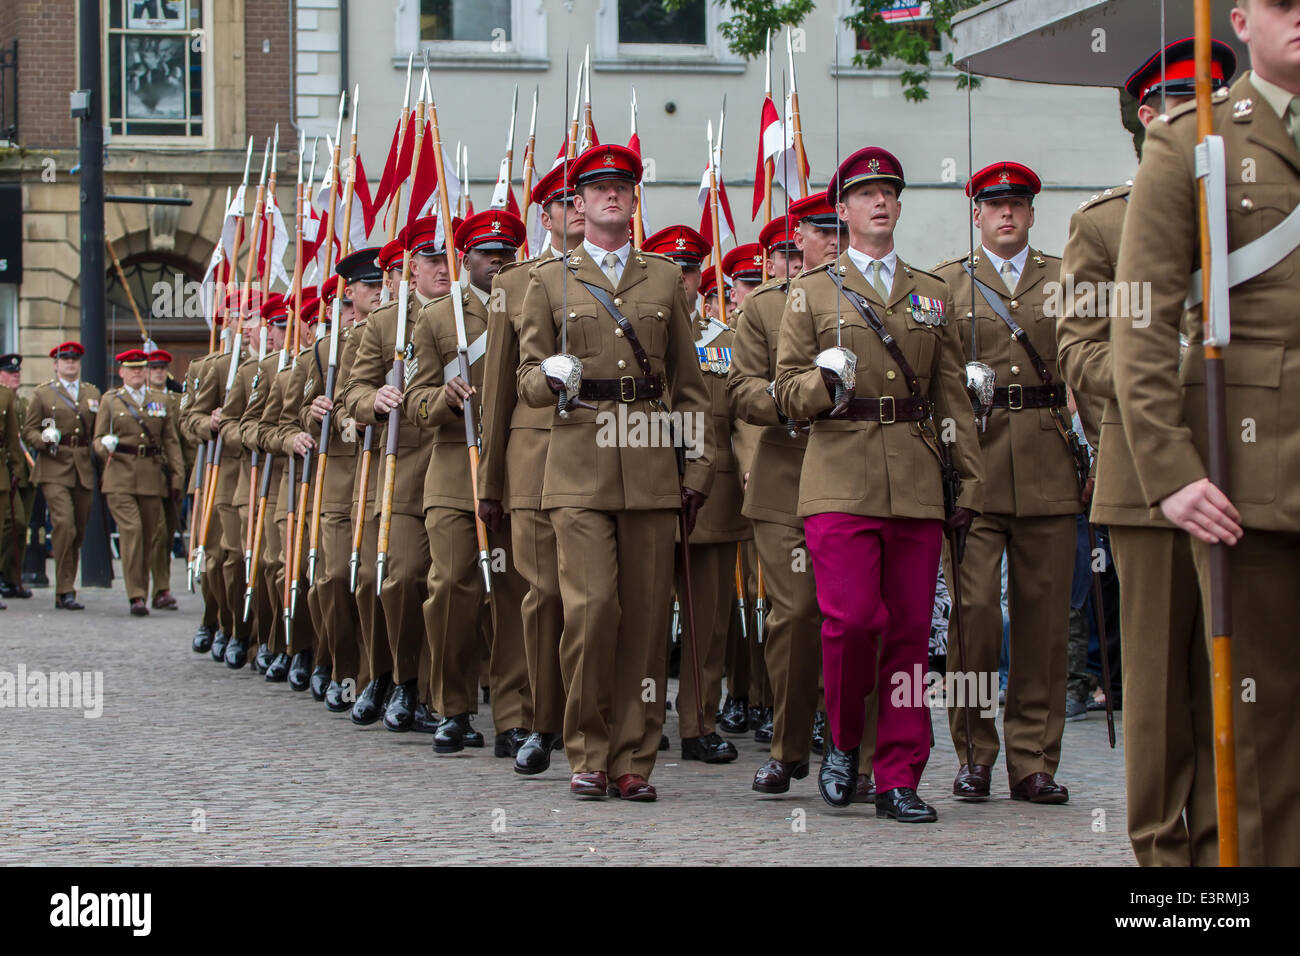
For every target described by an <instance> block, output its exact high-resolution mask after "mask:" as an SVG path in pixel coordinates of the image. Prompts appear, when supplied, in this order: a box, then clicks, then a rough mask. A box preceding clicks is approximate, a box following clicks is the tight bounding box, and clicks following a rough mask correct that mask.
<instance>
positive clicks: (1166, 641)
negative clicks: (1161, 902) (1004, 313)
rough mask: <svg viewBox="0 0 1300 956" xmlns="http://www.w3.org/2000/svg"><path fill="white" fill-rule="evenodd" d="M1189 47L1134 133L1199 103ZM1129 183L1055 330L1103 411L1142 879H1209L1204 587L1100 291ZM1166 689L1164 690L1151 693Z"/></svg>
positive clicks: (1144, 108)
mask: <svg viewBox="0 0 1300 956" xmlns="http://www.w3.org/2000/svg"><path fill="white" fill-rule="evenodd" d="M1193 46H1194V41H1193V40H1191V39H1184V40H1178V41H1176V42H1174V43H1171V44H1169V45H1168V46H1167V47H1166V48H1165V49H1164V51H1163V53H1164V57H1163V62H1164V66H1163V72H1162V68H1161V60H1162V58H1161V51H1156V52H1155V53H1154V54H1153V55H1152V56H1151V57H1150V59H1148V60H1147V62H1146V63H1144V64H1143V65H1142V66H1140V67H1139V68H1138V69H1137V70H1135V71H1134V72H1133V74H1132V75H1131V76H1130V77H1129V78H1128V80H1127V82H1126V83H1125V88H1126V89H1127V90H1128V92H1129V94H1130V95H1132V96H1133V98H1134V99H1135V100H1136V101H1137V103H1138V104H1139V105H1138V119H1139V120H1140V121H1141V122H1142V125H1143V126H1149V125H1150V124H1151V123H1152V122H1154V121H1155V120H1156V119H1157V115H1158V112H1159V109H1160V106H1161V94H1162V93H1163V95H1164V97H1165V101H1166V103H1167V106H1168V108H1170V109H1172V108H1175V107H1178V106H1181V105H1182V104H1183V103H1185V102H1187V101H1188V100H1189V99H1190V98H1191V96H1192V94H1193V92H1194V90H1193V79H1192V74H1193V72H1194V64H1193ZM1213 58H1214V66H1213V69H1214V73H1215V79H1214V85H1215V87H1216V88H1223V89H1225V94H1226V87H1227V85H1228V80H1229V79H1230V78H1231V77H1232V74H1233V73H1234V71H1235V70H1236V65H1237V57H1236V54H1234V53H1233V52H1232V48H1231V47H1229V46H1228V45H1227V44H1225V43H1220V42H1219V41H1217V40H1216V41H1214V44H1213ZM1131 186H1132V183H1131V182H1130V183H1128V184H1126V185H1123V186H1117V187H1115V188H1114V189H1107V190H1106V191H1105V193H1103V194H1102V195H1100V196H1094V197H1093V198H1092V199H1091V200H1089V201H1088V202H1086V203H1084V204H1083V205H1082V206H1080V207H1079V209H1078V211H1076V212H1075V213H1074V215H1073V216H1072V217H1071V219H1070V238H1069V241H1068V242H1067V243H1066V246H1065V256H1064V258H1063V260H1062V263H1061V276H1062V282H1063V283H1064V288H1065V289H1066V290H1067V292H1068V290H1073V291H1074V294H1073V295H1068V294H1067V297H1066V298H1065V299H1064V302H1063V309H1062V312H1061V315H1060V318H1059V319H1058V320H1057V323H1056V335H1057V358H1058V361H1059V362H1060V364H1061V372H1062V373H1063V374H1064V376H1065V379H1066V381H1067V382H1068V383H1069V384H1070V387H1071V388H1072V389H1074V391H1075V392H1076V394H1079V395H1082V396H1090V397H1092V398H1093V399H1094V400H1097V399H1100V400H1103V401H1104V402H1105V411H1104V412H1103V413H1102V415H1101V425H1100V432H1101V434H1100V441H1099V442H1098V441H1097V439H1096V436H1095V435H1094V436H1089V437H1090V439H1092V441H1093V446H1094V447H1095V448H1097V469H1096V470H1097V483H1096V487H1095V489H1094V490H1093V493H1092V520H1093V521H1095V522H1097V523H1098V524H1104V525H1106V526H1107V527H1108V528H1109V530H1110V542H1111V547H1112V548H1113V550H1114V553H1115V567H1116V572H1117V573H1118V575H1119V583H1120V595H1121V596H1122V597H1124V598H1125V600H1123V601H1121V603H1120V607H1119V612H1120V633H1121V635H1122V643H1121V649H1122V653H1123V666H1122V668H1121V673H1122V675H1123V680H1124V691H1125V693H1124V710H1123V718H1124V769H1125V777H1126V780H1127V787H1126V791H1127V797H1128V800H1127V805H1128V833H1129V840H1130V841H1131V842H1132V844H1133V853H1134V855H1135V856H1136V857H1137V860H1138V863H1140V864H1142V865H1143V866H1162V865H1163V866H1188V865H1193V866H1215V865H1217V864H1218V859H1219V855H1218V853H1219V850H1218V843H1217V839H1216V838H1217V834H1218V822H1217V819H1216V814H1215V791H1214V741H1213V733H1214V728H1213V720H1212V712H1213V705H1212V701H1211V696H1210V658H1209V653H1208V648H1207V647H1206V643H1205V621H1204V619H1203V617H1202V615H1201V605H1200V601H1199V599H1198V594H1199V588H1200V584H1199V582H1198V581H1197V578H1196V568H1195V565H1194V564H1193V561H1192V543H1191V539H1190V537H1189V536H1188V535H1186V534H1184V533H1183V532H1182V531H1181V530H1180V529H1178V528H1176V527H1175V526H1174V525H1173V524H1172V523H1170V522H1169V521H1168V520H1166V519H1165V518H1164V517H1163V516H1159V517H1156V516H1154V515H1153V513H1152V511H1151V509H1149V508H1148V507H1147V501H1146V498H1145V496H1144V495H1143V493H1142V485H1141V483H1140V482H1139V480H1138V473H1137V470H1136V468H1135V467H1134V462H1133V452H1132V450H1131V449H1130V447H1129V444H1128V441H1127V440H1126V439H1125V437H1124V424H1123V417H1122V415H1121V412H1120V408H1119V405H1118V403H1117V402H1116V395H1115V377H1114V368H1115V357H1114V355H1113V353H1112V350H1111V317H1110V310H1109V308H1108V307H1107V302H1106V300H1105V298H1104V297H1102V296H1101V295H1100V294H1099V290H1101V289H1106V288H1111V287H1112V283H1113V282H1114V279H1115V267H1116V264H1117V263H1118V262H1119V250H1120V238H1121V236H1122V235H1123V232H1124V220H1125V214H1126V212H1127V209H1128V199H1129V192H1130V187H1131ZM1157 689H1158V690H1157Z"/></svg>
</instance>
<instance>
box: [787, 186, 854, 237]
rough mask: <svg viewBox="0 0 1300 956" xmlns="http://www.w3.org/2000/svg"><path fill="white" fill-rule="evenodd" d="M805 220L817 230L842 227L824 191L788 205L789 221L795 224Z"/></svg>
mask: <svg viewBox="0 0 1300 956" xmlns="http://www.w3.org/2000/svg"><path fill="white" fill-rule="evenodd" d="M805 219H806V220H807V221H808V223H809V225H813V226H816V227H817V228H818V229H838V228H840V227H842V226H843V225H844V223H843V222H842V221H841V220H840V217H839V216H838V215H837V214H836V212H835V206H834V204H832V203H831V202H830V201H829V200H828V199H827V198H826V193H825V192H824V191H823V192H819V193H813V194H812V195H811V196H805V197H804V198H803V199H796V200H795V201H794V202H792V203H790V221H791V222H793V223H796V224H797V223H800V222H802V221H804V220H805ZM773 222H775V220H773Z"/></svg>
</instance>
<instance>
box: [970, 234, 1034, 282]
mask: <svg viewBox="0 0 1300 956" xmlns="http://www.w3.org/2000/svg"><path fill="white" fill-rule="evenodd" d="M980 248H981V249H983V250H984V255H986V256H988V258H989V263H990V264H991V265H992V266H993V271H994V272H996V273H997V274H998V275H1001V274H1002V263H1004V262H1010V263H1011V268H1012V269H1014V270H1015V273H1016V278H1017V279H1018V278H1020V275H1021V273H1023V272H1024V271H1025V261H1026V260H1027V259H1028V258H1029V243H1025V248H1023V249H1021V250H1020V251H1019V252H1017V253H1016V254H1015V255H1014V256H1012V257H1011V258H1010V259H1003V258H1002V257H1001V256H1000V255H998V254H997V253H995V252H989V247H988V246H986V245H983V244H981V245H980Z"/></svg>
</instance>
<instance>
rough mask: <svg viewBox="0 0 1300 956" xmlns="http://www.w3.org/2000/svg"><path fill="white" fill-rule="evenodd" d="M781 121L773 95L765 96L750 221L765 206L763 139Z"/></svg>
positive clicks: (760, 120)
mask: <svg viewBox="0 0 1300 956" xmlns="http://www.w3.org/2000/svg"><path fill="white" fill-rule="evenodd" d="M779 122H781V117H780V116H778V115H777V112H776V104H775V103H773V102H772V97H770V96H766V97H764V98H763V112H762V115H761V116H760V118H759V121H758V167H757V169H756V170H755V172H754V211H753V213H752V214H751V215H750V217H749V218H750V221H753V220H755V219H757V218H758V211H759V210H760V209H762V208H763V200H764V199H765V198H766V196H765V191H764V189H763V182H764V180H765V179H766V175H765V173H764V170H763V166H764V162H763V139H764V137H765V136H766V135H767V128H768V127H769V126H771V125H772V124H773V123H779Z"/></svg>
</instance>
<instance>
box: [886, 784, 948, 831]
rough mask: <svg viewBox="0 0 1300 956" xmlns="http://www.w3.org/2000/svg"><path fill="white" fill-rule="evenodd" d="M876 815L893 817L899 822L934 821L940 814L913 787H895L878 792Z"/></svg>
mask: <svg viewBox="0 0 1300 956" xmlns="http://www.w3.org/2000/svg"><path fill="white" fill-rule="evenodd" d="M876 816H878V817H892V818H893V819H895V820H897V821H898V822H899V823H934V822H935V821H936V820H938V819H939V814H937V813H935V812H934V807H932V806H930V805H929V804H928V803H926V802H925V801H924V800H922V799H921V798H920V797H918V796H917V795H916V791H915V790H913V789H912V788H911V787H895V788H894V789H893V790H886V791H884V792H883V793H878V794H876Z"/></svg>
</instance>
